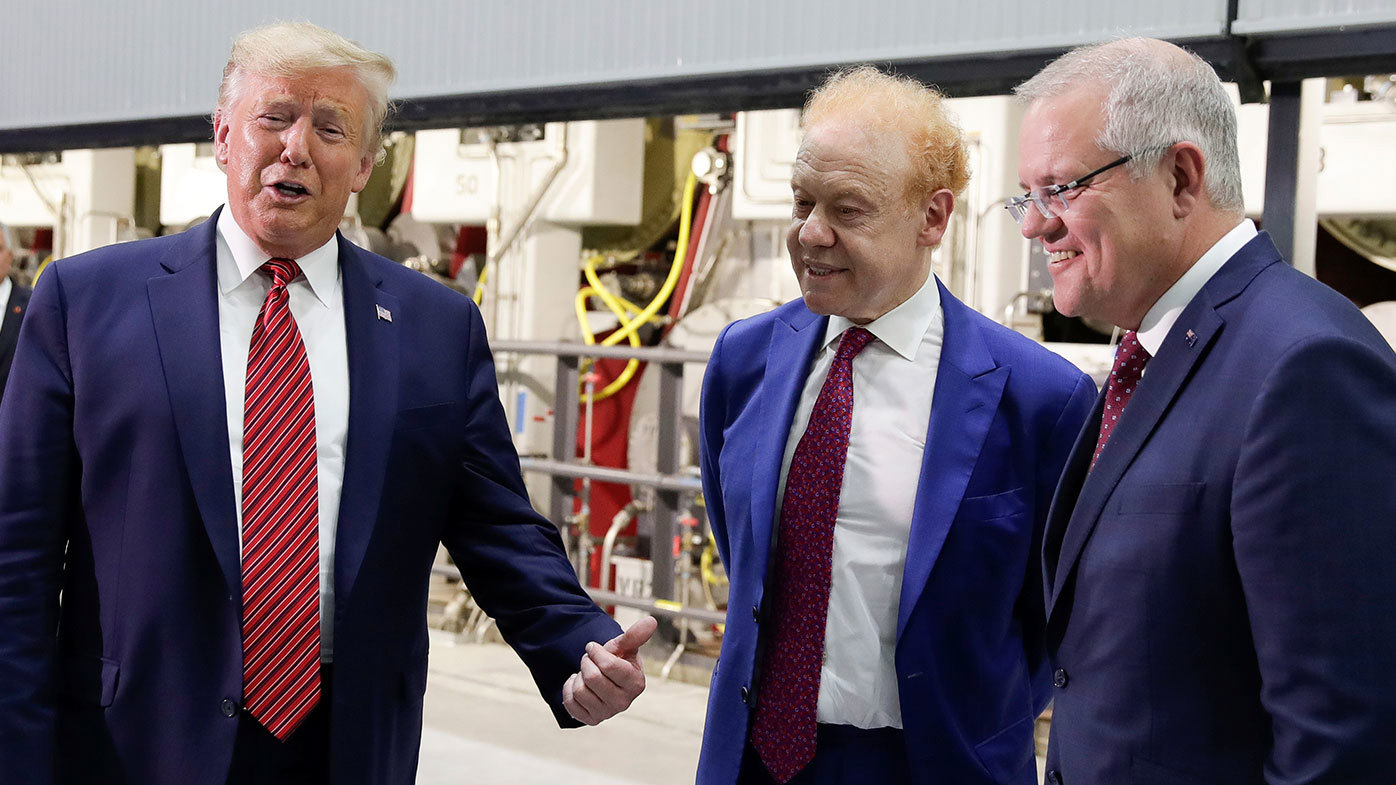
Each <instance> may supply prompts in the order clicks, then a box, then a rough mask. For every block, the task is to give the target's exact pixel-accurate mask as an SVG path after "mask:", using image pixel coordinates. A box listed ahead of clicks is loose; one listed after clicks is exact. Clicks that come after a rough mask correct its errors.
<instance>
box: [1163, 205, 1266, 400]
mask: <svg viewBox="0 0 1396 785" xmlns="http://www.w3.org/2000/svg"><path fill="white" fill-rule="evenodd" d="M1256 234H1257V232H1256V230H1255V223H1253V222H1252V221H1251V219H1249V218H1242V219H1241V222H1240V223H1238V224H1236V226H1235V227H1233V228H1232V230H1231V231H1229V232H1227V233H1226V234H1224V235H1222V238H1221V239H1220V240H1218V241H1217V242H1216V243H1214V244H1213V245H1212V247H1211V248H1208V249H1207V253H1204V254H1202V258H1201V259H1198V260H1197V261H1196V262H1194V263H1193V265H1192V267H1189V268H1188V271H1187V272H1185V273H1183V275H1182V277H1181V278H1179V279H1178V280H1177V281H1175V282H1174V283H1173V285H1172V286H1171V287H1169V288H1168V291H1166V292H1164V293H1163V296H1162V297H1160V298H1158V302H1156V303H1154V306H1153V307H1152V308H1150V309H1149V312H1148V313H1146V314H1144V319H1143V321H1141V322H1140V323H1139V329H1138V330H1137V331H1136V332H1137V334H1138V335H1139V345H1140V346H1143V347H1144V351H1146V352H1148V353H1149V356H1150V357H1157V356H1158V351H1159V349H1161V348H1162V347H1163V339H1164V338H1167V337H1168V331H1169V330H1172V329H1173V325H1174V324H1175V323H1176V322H1177V321H1178V316H1179V315H1181V314H1182V313H1183V309H1184V308H1186V307H1188V303H1190V302H1192V298H1194V297H1196V296H1197V293H1198V292H1200V291H1202V287H1204V286H1206V285H1207V282H1208V281H1210V280H1212V276H1214V275H1216V274H1217V271H1218V270H1220V269H1221V268H1222V265H1224V264H1226V260H1228V259H1230V258H1231V257H1232V256H1235V255H1236V252H1237V251H1239V250H1241V247H1242V246H1244V245H1245V244H1246V243H1248V242H1250V241H1251V240H1252V239H1253V238H1254V237H1255V236H1256ZM1144 373H1145V375H1147V374H1148V373H1149V367H1148V366H1147V365H1146V366H1144Z"/></svg>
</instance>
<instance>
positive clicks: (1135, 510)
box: [1115, 482, 1207, 515]
mask: <svg viewBox="0 0 1396 785" xmlns="http://www.w3.org/2000/svg"><path fill="white" fill-rule="evenodd" d="M1206 487H1207V484H1206V483H1203V482H1164V483H1153V484H1149V485H1133V486H1129V487H1122V488H1120V489H1119V490H1118V491H1116V492H1115V496H1116V497H1117V498H1118V499H1119V503H1118V504H1117V505H1116V508H1115V509H1116V512H1118V513H1119V514H1120V515H1194V514H1196V513H1197V511H1198V509H1200V508H1201V506H1202V491H1203V490H1204V489H1205V488H1206Z"/></svg>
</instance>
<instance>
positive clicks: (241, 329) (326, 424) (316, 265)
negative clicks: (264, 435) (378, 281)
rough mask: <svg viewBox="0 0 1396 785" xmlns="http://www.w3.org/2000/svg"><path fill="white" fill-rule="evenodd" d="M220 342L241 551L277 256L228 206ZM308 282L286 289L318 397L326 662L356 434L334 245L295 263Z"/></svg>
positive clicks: (222, 226) (221, 248)
mask: <svg viewBox="0 0 1396 785" xmlns="http://www.w3.org/2000/svg"><path fill="white" fill-rule="evenodd" d="M216 245H217V254H218V339H219V345H220V346H221V348H222V355H223V390H224V395H225V400H226V402H227V407H228V412H227V415H228V446H229V448H230V453H231V457H232V462H233V498H234V500H235V501H236V502H237V521H238V550H239V553H241V550H242V418H243V414H244V400H243V398H244V395H245V392H246V386H247V354H248V350H249V349H250V347H251V344H252V328H253V326H254V325H255V324H256V322H257V314H258V313H259V312H260V311H261V309H262V303H263V301H265V300H266V297H267V292H268V291H270V290H271V278H269V277H267V276H265V275H261V274H259V273H258V272H257V270H258V269H259V268H261V266H262V265H263V264H264V263H266V261H267V260H268V259H270V258H271V257H269V256H267V255H266V254H265V253H263V252H262V250H261V249H259V248H258V247H257V245H256V243H254V242H252V239H251V238H250V237H248V236H247V234H246V233H245V232H244V231H243V230H242V227H240V226H238V223H237V221H236V220H234V219H233V213H232V211H231V210H229V209H228V208H227V207H226V206H225V207H224V208H223V212H222V213H220V214H219V216H218V242H217V243H216ZM296 263H297V264H299V265H300V268H301V271H302V272H303V273H304V274H303V275H301V276H299V277H297V278H296V279H295V280H294V281H292V282H291V283H290V285H288V286H287V287H286V289H287V291H288V292H289V293H290V297H291V315H292V316H294V317H295V318H296V325H297V326H298V327H299V328H300V332H301V340H302V341H303V342H304V343H305V354H306V357H307V358H308V359H309V361H310V379H311V387H312V389H313V392H314V395H315V464H316V482H317V488H318V491H319V494H320V510H319V513H320V659H321V661H322V662H330V661H331V660H332V659H333V654H334V541H335V531H336V525H337V523H338V521H339V495H340V492H341V490H342V488H343V485H344V442H345V439H346V437H347V435H348V432H349V351H348V346H347V344H346V341H345V335H344V290H343V284H342V282H341V280H340V275H339V245H338V244H337V243H336V241H335V238H333V237H332V238H330V241H329V242H327V243H325V244H324V245H322V246H320V247H319V248H317V249H315V250H314V251H311V252H310V253H309V254H306V255H305V256H303V257H301V258H300V259H297V260H296Z"/></svg>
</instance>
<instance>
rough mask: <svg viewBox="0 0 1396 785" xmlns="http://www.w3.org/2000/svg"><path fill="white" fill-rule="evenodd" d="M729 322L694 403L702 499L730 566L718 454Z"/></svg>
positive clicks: (720, 551) (723, 420)
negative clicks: (723, 353)
mask: <svg viewBox="0 0 1396 785" xmlns="http://www.w3.org/2000/svg"><path fill="white" fill-rule="evenodd" d="M730 329H732V325H730V324H729V325H727V326H726V327H724V328H722V332H721V333H719V334H718V336H717V343H716V344H714V345H713V352H712V355H711V356H710V357H709V358H708V367H707V370H705V371H704V372H703V393H702V397H701V402H700V403H699V407H698V425H699V437H698V462H699V467H700V469H701V471H702V473H703V503H704V505H705V507H704V509H706V510H707V514H708V526H709V528H711V529H712V532H713V540H714V541H715V542H716V543H717V553H718V556H719V557H720V558H721V559H722V564H723V567H725V568H726V569H729V570H730V569H731V564H732V562H731V561H729V559H730V557H731V555H732V545H731V543H730V542H729V541H728V539H727V516H726V512H725V510H724V509H723V506H722V470H721V468H720V465H719V462H718V458H719V457H720V456H721V455H722V432H723V429H724V428H725V427H726V425H727V396H726V393H725V391H724V390H723V387H722V381H721V376H720V368H721V362H720V361H719V357H720V356H721V351H722V339H723V338H726V337H727V331H728V330H730Z"/></svg>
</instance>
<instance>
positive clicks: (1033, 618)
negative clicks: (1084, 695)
mask: <svg viewBox="0 0 1396 785" xmlns="http://www.w3.org/2000/svg"><path fill="white" fill-rule="evenodd" d="M1095 400H1096V387H1095V382H1093V381H1091V377H1089V376H1087V375H1085V374H1081V375H1080V377H1079V378H1077V380H1076V385H1075V386H1074V387H1073V388H1072V390H1071V395H1070V396H1069V397H1068V398H1067V399H1066V404H1065V405H1064V406H1063V407H1062V409H1061V411H1060V412H1059V413H1058V414H1057V416H1056V420H1055V421H1054V422H1053V423H1052V427H1051V430H1050V431H1049V432H1048V433H1047V434H1045V435H1044V436H1043V437H1042V441H1041V449H1040V451H1039V456H1040V457H1039V458H1038V461H1037V467H1036V468H1037V474H1036V478H1035V481H1036V483H1037V487H1036V489H1035V493H1034V496H1033V498H1034V505H1035V506H1034V508H1033V538H1032V550H1031V551H1030V554H1031V555H1030V556H1029V558H1028V571H1027V575H1025V576H1024V580H1023V594H1022V596H1021V597H1020V598H1019V601H1018V617H1019V620H1020V624H1021V626H1022V629H1023V648H1024V650H1025V651H1026V652H1027V655H1028V672H1029V673H1030V674H1031V676H1032V696H1033V712H1034V713H1035V714H1041V713H1042V712H1043V711H1044V710H1045V709H1046V708H1047V704H1048V702H1049V701H1051V699H1052V685H1051V663H1050V662H1049V660H1048V657H1047V645H1046V625H1047V607H1046V598H1045V597H1044V596H1043V590H1042V586H1043V581H1042V558H1041V553H1042V537H1043V534H1044V531H1045V529H1046V527H1047V513H1048V511H1049V510H1050V509H1051V507H1052V496H1053V494H1055V493H1056V490H1057V482H1058V481H1059V480H1060V479H1061V476H1062V471H1063V470H1064V469H1065V467H1066V462H1067V459H1068V458H1069V457H1070V456H1071V449H1072V447H1073V446H1074V445H1075V444H1076V439H1077V437H1078V436H1079V435H1080V433H1081V428H1082V426H1084V425H1085V423H1086V421H1087V420H1088V419H1090V416H1091V409H1092V408H1093V407H1094V406H1095Z"/></svg>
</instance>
